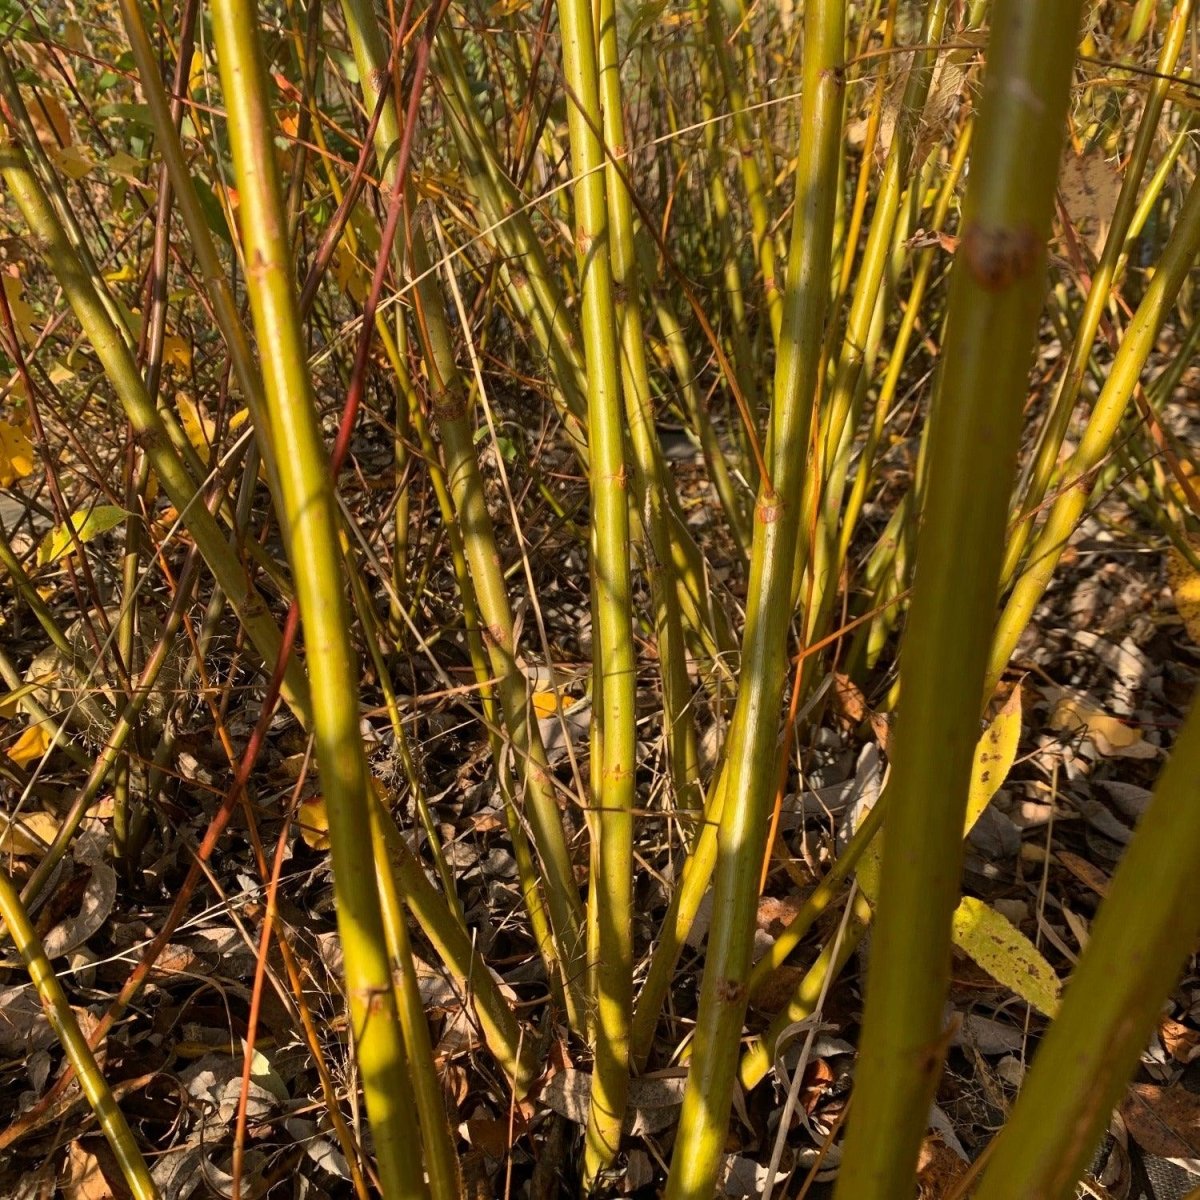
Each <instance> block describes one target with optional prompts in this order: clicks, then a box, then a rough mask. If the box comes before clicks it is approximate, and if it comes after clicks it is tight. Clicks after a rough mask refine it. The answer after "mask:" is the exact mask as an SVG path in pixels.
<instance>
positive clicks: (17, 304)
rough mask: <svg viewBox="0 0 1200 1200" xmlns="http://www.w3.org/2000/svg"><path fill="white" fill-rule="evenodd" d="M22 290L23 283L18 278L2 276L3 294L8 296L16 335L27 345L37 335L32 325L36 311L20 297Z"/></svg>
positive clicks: (23, 289)
mask: <svg viewBox="0 0 1200 1200" xmlns="http://www.w3.org/2000/svg"><path fill="white" fill-rule="evenodd" d="M24 291H25V285H24V284H23V283H22V282H21V281H20V280H19V279H14V278H13V277H12V276H11V275H5V276H4V294H5V296H7V297H8V308H9V311H10V312H11V313H12V319H13V324H14V325H15V326H16V327H17V336H18V337H19V338H20V339H21V341H23V342H24V343H25V344H26V345H27V346H29V345H32V344H33V342H34V340H35V339H36V337H37V330H35V329H34V327H33V322H34V320H35V319H36V317H37V313H35V312H34V311H33V309H32V308H30V307H29V305H28V304H26V302H25V301H24V300H23V299H22V293H23V292H24Z"/></svg>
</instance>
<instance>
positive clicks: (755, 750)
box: [666, 0, 846, 1200]
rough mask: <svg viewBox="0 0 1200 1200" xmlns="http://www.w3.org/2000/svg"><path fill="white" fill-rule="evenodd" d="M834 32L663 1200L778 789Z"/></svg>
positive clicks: (806, 101) (716, 1147)
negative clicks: (687, 1064) (691, 1048)
mask: <svg viewBox="0 0 1200 1200" xmlns="http://www.w3.org/2000/svg"><path fill="white" fill-rule="evenodd" d="M845 22H846V12H845V6H844V4H842V3H841V0H810V2H809V3H808V4H807V5H806V6H805V12H804V45H805V52H804V64H803V76H802V80H801V101H800V124H801V128H802V129H803V130H804V137H803V138H801V140H800V145H799V147H798V150H797V161H796V176H795V178H796V204H795V212H794V214H793V223H792V243H791V249H790V253H789V254H788V262H787V277H786V284H785V288H784V298H783V315H782V321H781V326H780V336H779V357H778V361H777V363H776V368H775V384H774V401H773V403H772V408H771V427H770V433H769V438H768V445H769V446H770V448H771V454H770V458H769V460H768V463H767V469H768V470H769V471H770V472H771V478H769V479H764V480H763V482H762V485H761V487H760V490H759V495H758V502H757V506H756V508H755V514H754V538H753V543H752V548H751V556H750V586H749V592H748V596H747V601H746V614H747V616H746V635H745V642H744V647H743V654H742V667H741V680H740V684H739V688H738V697H737V704H736V707H735V709H734V715H733V722H732V726H731V730H730V735H729V749H728V760H727V767H726V777H727V778H726V783H725V800H724V804H723V805H722V812H721V825H720V844H719V850H718V856H717V866H716V880H715V891H714V899H713V922H712V927H711V929H710V931H709V936H708V952H707V958H706V961H705V967H704V980H703V984H702V986H701V992H700V1008H699V1013H698V1015H697V1018H696V1032H695V1039H694V1040H695V1046H696V1050H695V1054H694V1056H693V1059H692V1064H691V1069H690V1071H689V1073H688V1082H687V1088H686V1091H685V1093H684V1099H683V1110H682V1113H681V1115H680V1122H679V1130H678V1133H677V1135H676V1141H675V1150H674V1154H673V1157H672V1160H671V1174H670V1179H669V1182H668V1184H667V1192H666V1195H667V1197H668V1200H699V1198H701V1197H703V1198H704V1200H708V1197H709V1196H711V1195H712V1194H713V1189H714V1185H715V1180H716V1175H717V1168H718V1165H719V1162H720V1156H721V1152H722V1149H723V1147H724V1142H725V1132H726V1123H727V1121H728V1115H729V1104H730V1099H731V1096H732V1090H733V1084H734V1077H735V1075H736V1071H737V1055H738V1044H739V1040H740V1037H741V1031H742V1021H743V1018H744V1016H745V1011H746V999H747V993H746V983H747V979H748V977H749V973H750V956H751V951H752V937H751V934H752V932H753V928H754V914H755V910H756V906H757V903H758V884H759V874H760V871H761V868H762V858H763V847H764V844H765V841H766V831H767V820H768V817H769V814H770V806H771V801H772V799H773V797H774V793H775V788H776V786H777V775H776V771H775V770H774V764H775V762H776V756H777V749H778V738H779V712H780V702H781V698H782V692H783V683H784V679H785V676H786V674H787V667H788V655H787V633H788V628H789V625H790V624H791V621H790V616H791V611H792V610H791V605H790V603H789V601H790V596H791V584H792V567H793V563H794V561H795V554H796V541H797V537H798V526H799V521H800V516H801V511H800V496H801V489H802V483H803V473H804V463H805V457H806V450H807V446H808V438H809V429H810V424H811V420H812V409H813V396H814V393H815V390H816V386H817V374H818V369H819V364H820V359H821V339H822V335H823V333H824V323H825V310H826V306H827V303H828V297H829V290H830V289H829V279H830V269H831V237H832V230H833V220H834V207H835V203H836V197H835V192H836V188H837V180H838V156H839V153H840V150H841V133H842V100H843V84H844V79H843V58H844V52H845Z"/></svg>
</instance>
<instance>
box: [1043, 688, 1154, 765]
mask: <svg viewBox="0 0 1200 1200" xmlns="http://www.w3.org/2000/svg"><path fill="white" fill-rule="evenodd" d="M1053 690H1054V691H1055V692H1056V693H1057V700H1056V701H1055V703H1054V708H1053V709H1052V710H1051V713H1050V722H1049V724H1050V728H1051V729H1060V730H1062V731H1063V732H1064V733H1069V734H1071V735H1072V736H1074V737H1085V738H1087V739H1088V740H1089V741H1090V742H1091V743H1092V745H1093V746H1095V747H1096V750H1097V751H1098V752H1099V753H1100V754H1102V755H1104V757H1105V758H1154V757H1155V756H1156V755H1157V754H1158V748H1157V747H1156V746H1152V745H1151V744H1150V743H1149V742H1147V741H1146V740H1145V738H1144V737H1143V736H1142V731H1141V730H1140V729H1134V728H1133V727H1132V726H1129V725H1126V724H1124V723H1123V722H1121V721H1118V720H1117V718H1116V717H1110V716H1109V715H1108V714H1107V713H1102V712H1101V711H1100V710H1099V709H1097V708H1093V707H1092V706H1091V705H1090V704H1087V703H1085V702H1084V701H1083V700H1081V699H1080V698H1079V697H1078V696H1073V695H1071V694H1070V693H1069V692H1063V691H1059V690H1058V689H1053Z"/></svg>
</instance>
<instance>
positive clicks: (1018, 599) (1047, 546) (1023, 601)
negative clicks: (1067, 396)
mask: <svg viewBox="0 0 1200 1200" xmlns="http://www.w3.org/2000/svg"><path fill="white" fill-rule="evenodd" d="M1197 251H1200V181H1195V180H1194V181H1193V182H1192V185H1191V187H1190V188H1189V190H1188V194H1187V199H1186V200H1185V201H1184V203H1183V208H1182V209H1181V210H1180V213H1179V218H1178V220H1177V221H1176V223H1175V229H1174V231H1173V232H1172V234H1171V240H1170V241H1169V242H1168V243H1167V246H1166V249H1165V250H1164V251H1163V253H1162V256H1161V257H1160V258H1159V260H1158V264H1157V266H1156V268H1155V271H1154V275H1153V277H1152V278H1151V280H1150V282H1149V284H1148V285H1147V287H1146V293H1145V295H1144V296H1143V297H1142V302H1141V304H1139V305H1138V307H1137V311H1136V312H1135V313H1134V314H1133V317H1132V319H1131V320H1130V322H1129V325H1128V327H1127V328H1126V330H1125V336H1124V337H1123V338H1122V339H1121V344H1120V346H1118V348H1117V352H1116V355H1115V356H1114V358H1113V362H1112V366H1111V367H1109V369H1108V378H1107V379H1106V380H1105V383H1104V387H1103V389H1102V390H1101V392H1100V396H1099V398H1098V399H1097V400H1096V404H1095V407H1094V408H1093V409H1092V415H1091V417H1090V419H1089V420H1088V423H1087V428H1086V429H1085V430H1084V432H1083V435H1082V437H1080V439H1079V445H1078V446H1077V448H1076V450H1075V453H1074V454H1072V455H1071V457H1070V459H1068V461H1067V463H1066V465H1065V466H1064V467H1063V468H1062V470H1061V483H1060V490H1059V494H1058V499H1057V500H1055V502H1054V504H1053V506H1052V507H1051V509H1050V513H1049V515H1048V516H1047V517H1046V521H1045V524H1044V525H1043V526H1042V528H1041V531H1040V532H1039V533H1038V536H1037V538H1036V540H1035V541H1034V543H1033V547H1032V548H1031V549H1030V551H1029V557H1028V559H1027V560H1026V563H1025V569H1024V570H1023V571H1022V572H1021V574H1020V576H1019V577H1018V579H1017V582H1016V584H1015V585H1014V586H1013V590H1012V593H1011V595H1010V596H1009V598H1008V602H1007V603H1006V604H1005V606H1004V612H1003V613H1002V614H1001V616H1000V621H999V624H998V625H997V627H996V633H995V638H994V641H993V644H992V654H991V660H990V662H989V664H988V671H987V677H986V682H985V683H984V688H985V689H986V691H987V692H988V694H990V692H991V689H992V688H994V687H995V684H996V682H997V681H998V680H999V678H1000V676H1001V675H1002V674H1003V672H1004V668H1005V667H1006V666H1007V665H1008V660H1009V658H1010V656H1011V655H1012V652H1013V651H1014V650H1015V649H1016V645H1017V641H1018V639H1019V638H1020V636H1021V633H1022V631H1023V630H1024V629H1025V626H1026V625H1027V624H1028V623H1029V619H1030V617H1032V616H1033V610H1034V609H1035V608H1036V607H1037V604H1038V601H1039V600H1041V598H1042V595H1043V594H1044V593H1045V591H1046V588H1047V587H1048V586H1049V583H1050V577H1051V576H1052V575H1053V574H1054V569H1055V567H1056V566H1058V560H1059V559H1060V558H1061V557H1062V553H1063V551H1064V550H1065V549H1066V546H1067V541H1068V539H1069V538H1070V536H1071V534H1072V532H1073V531H1074V529H1075V526H1076V525H1077V524H1078V522H1079V518H1080V517H1081V516H1082V515H1083V511H1084V509H1085V508H1086V507H1087V504H1088V501H1089V500H1090V499H1091V496H1092V491H1093V484H1094V472H1095V471H1096V469H1097V468H1098V467H1099V466H1100V464H1101V462H1102V460H1103V459H1104V457H1105V455H1106V454H1107V453H1108V450H1109V447H1110V446H1111V445H1112V441H1113V438H1114V437H1115V436H1116V435H1117V431H1118V429H1119V427H1120V424H1121V418H1122V416H1123V415H1124V413H1125V410H1126V408H1127V406H1128V404H1129V398H1130V396H1132V395H1133V389H1134V388H1135V387H1136V386H1137V382H1138V377H1139V375H1140V374H1141V371H1142V368H1143V367H1144V366H1145V365H1146V360H1147V358H1148V357H1149V355H1150V351H1151V350H1152V349H1153V348H1154V344H1155V341H1156V340H1157V338H1158V333H1159V330H1160V329H1161V328H1162V324H1163V321H1164V320H1166V317H1167V314H1168V313H1169V312H1170V311H1171V309H1172V308H1173V307H1174V305H1175V301H1176V299H1177V298H1178V296H1179V290H1180V288H1181V287H1182V286H1183V284H1184V281H1185V280H1186V279H1187V278H1188V276H1189V275H1190V273H1191V272H1192V271H1193V270H1194V269H1195V266H1196V254H1197Z"/></svg>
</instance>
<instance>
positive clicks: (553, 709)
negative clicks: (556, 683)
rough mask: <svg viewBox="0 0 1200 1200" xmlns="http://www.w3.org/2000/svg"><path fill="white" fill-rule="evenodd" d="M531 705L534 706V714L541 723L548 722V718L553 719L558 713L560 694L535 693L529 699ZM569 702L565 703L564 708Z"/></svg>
mask: <svg viewBox="0 0 1200 1200" xmlns="http://www.w3.org/2000/svg"><path fill="white" fill-rule="evenodd" d="M529 700H530V703H531V704H532V705H533V711H534V714H535V715H536V716H537V718H538V720H539V721H543V720H546V719H547V718H548V717H553V716H554V715H555V714H556V713H557V712H558V693H557V692H533V693H531V694H530V697H529ZM568 703H570V702H569V701H566V702H564V704H563V708H564V709H565V708H566V707H567V704H568Z"/></svg>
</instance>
